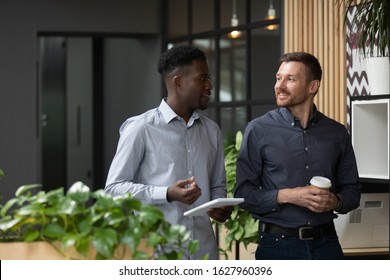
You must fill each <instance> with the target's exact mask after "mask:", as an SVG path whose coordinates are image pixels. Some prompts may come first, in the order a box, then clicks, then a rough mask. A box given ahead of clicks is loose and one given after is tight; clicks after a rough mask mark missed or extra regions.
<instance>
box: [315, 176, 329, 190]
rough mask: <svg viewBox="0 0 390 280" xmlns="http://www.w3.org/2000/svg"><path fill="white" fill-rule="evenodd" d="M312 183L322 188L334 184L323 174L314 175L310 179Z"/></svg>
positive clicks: (327, 187)
mask: <svg viewBox="0 0 390 280" xmlns="http://www.w3.org/2000/svg"><path fill="white" fill-rule="evenodd" d="M310 184H312V185H313V186H316V187H317V188H320V189H330V187H331V186H332V182H331V181H330V180H329V179H328V178H326V177H322V176H314V177H313V178H312V179H311V180H310Z"/></svg>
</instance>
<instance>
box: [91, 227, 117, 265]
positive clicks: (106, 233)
mask: <svg viewBox="0 0 390 280" xmlns="http://www.w3.org/2000/svg"><path fill="white" fill-rule="evenodd" d="M117 243H118V235H117V233H116V231H115V230H113V229H111V228H106V229H102V228H97V229H96V230H95V234H94V236H93V238H92V244H93V246H94V247H95V249H96V251H97V252H98V253H99V254H101V255H102V256H104V257H106V258H110V257H111V256H112V254H113V252H114V249H115V248H116V244H117Z"/></svg>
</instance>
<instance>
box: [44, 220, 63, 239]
mask: <svg viewBox="0 0 390 280" xmlns="http://www.w3.org/2000/svg"><path fill="white" fill-rule="evenodd" d="M65 233H66V231H65V229H64V228H63V227H62V226H61V225H60V224H57V223H54V224H48V225H46V226H45V227H44V229H43V235H44V236H46V237H49V238H53V239H54V238H58V239H61V237H62V236H63V235H64V234H65Z"/></svg>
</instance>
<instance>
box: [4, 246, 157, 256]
mask: <svg viewBox="0 0 390 280" xmlns="http://www.w3.org/2000/svg"><path fill="white" fill-rule="evenodd" d="M140 246H141V248H143V251H144V252H146V253H148V255H149V256H152V254H153V248H151V247H147V246H146V243H145V244H141V245H140ZM58 248H61V247H60V245H59V243H54V244H50V243H48V242H44V241H39V242H0V260H67V259H69V260H93V259H95V249H94V248H93V247H91V249H90V252H89V255H88V257H84V256H82V255H80V254H79V253H78V252H77V251H76V250H75V249H74V248H73V247H69V248H67V249H65V250H62V249H58ZM61 252H63V254H61ZM113 259H122V260H127V259H132V253H131V252H130V249H129V248H128V247H127V246H119V247H118V248H117V249H116V251H115V253H114V257H113Z"/></svg>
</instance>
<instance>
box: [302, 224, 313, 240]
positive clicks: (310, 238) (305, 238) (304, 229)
mask: <svg viewBox="0 0 390 280" xmlns="http://www.w3.org/2000/svg"><path fill="white" fill-rule="evenodd" d="M308 229H313V227H300V228H299V239H300V240H313V239H314V237H313V236H311V237H305V234H304V232H305V231H306V230H308Z"/></svg>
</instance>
